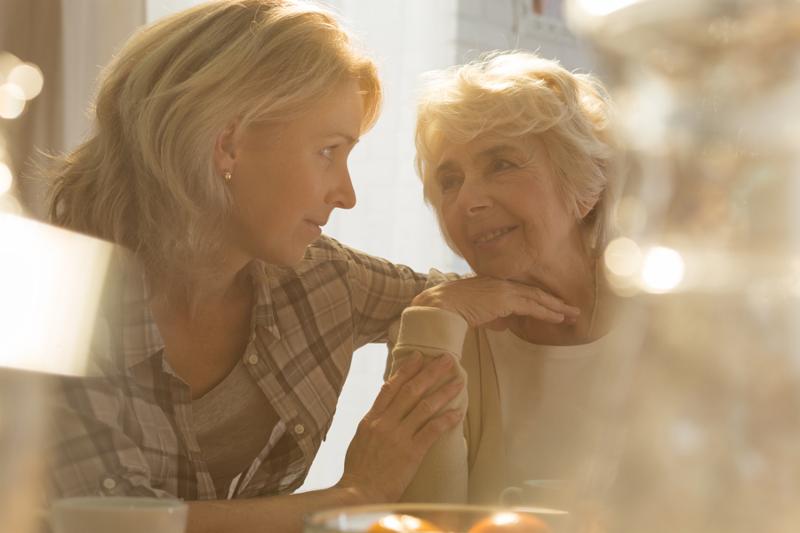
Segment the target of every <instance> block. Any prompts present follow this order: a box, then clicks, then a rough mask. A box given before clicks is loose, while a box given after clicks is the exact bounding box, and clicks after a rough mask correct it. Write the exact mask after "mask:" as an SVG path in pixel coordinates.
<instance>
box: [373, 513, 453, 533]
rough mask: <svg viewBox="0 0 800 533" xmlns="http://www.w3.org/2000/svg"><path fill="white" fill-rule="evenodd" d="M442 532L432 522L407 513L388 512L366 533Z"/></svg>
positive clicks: (442, 532)
mask: <svg viewBox="0 0 800 533" xmlns="http://www.w3.org/2000/svg"><path fill="white" fill-rule="evenodd" d="M416 531H420V532H423V531H425V532H429V533H444V531H442V530H441V529H439V528H438V527H436V526H435V525H434V524H432V523H430V522H428V521H427V520H423V519H421V518H417V517H416V516H411V515H407V514H390V515H387V516H384V517H383V518H381V519H380V520H378V521H377V522H375V523H374V524H372V525H371V526H370V527H369V529H368V530H367V533H406V532H409V533H411V532H416Z"/></svg>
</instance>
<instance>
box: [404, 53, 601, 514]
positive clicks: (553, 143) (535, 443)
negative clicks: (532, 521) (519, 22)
mask: <svg viewBox="0 0 800 533" xmlns="http://www.w3.org/2000/svg"><path fill="white" fill-rule="evenodd" d="M418 113H419V114H418V121H417V132H416V144H417V165H418V171H419V174H420V176H421V178H422V181H423V183H424V191H425V197H426V199H427V201H428V202H429V203H430V204H431V205H432V207H433V208H434V209H435V211H436V214H437V215H438V220H439V223H440V227H441V230H442V232H443V234H444V236H445V238H446V240H447V242H448V243H449V244H450V246H451V247H452V248H453V250H455V251H456V253H458V254H460V255H461V256H462V257H464V258H465V259H466V260H467V262H468V263H469V265H470V266H471V267H472V269H473V270H474V272H475V274H476V275H477V276H476V277H475V278H474V279H473V283H472V284H470V283H469V282H468V281H457V282H446V283H443V284H441V285H438V286H437V287H434V288H431V289H428V290H426V291H424V292H422V293H421V294H419V295H418V296H417V297H415V298H414V300H413V302H412V306H411V307H409V308H407V309H406V310H405V311H404V313H403V316H402V320H401V324H400V328H399V333H398V334H397V336H396V338H395V346H394V350H393V357H394V364H397V363H398V362H399V361H402V360H403V359H404V357H405V356H406V355H407V354H408V353H410V352H411V351H413V350H420V351H422V352H424V353H430V354H434V353H436V354H438V353H440V352H447V353H450V354H452V355H453V356H455V357H456V358H458V359H460V361H461V365H462V367H463V369H464V372H465V373H466V375H467V376H468V386H467V391H466V392H464V393H463V394H462V395H461V397H459V398H457V399H456V400H454V401H453V402H452V403H453V404H454V405H458V406H462V407H463V406H464V405H465V404H466V403H467V402H468V411H467V417H466V421H465V425H464V431H463V433H462V432H461V430H460V429H454V430H450V432H449V433H448V434H447V435H445V437H444V438H443V439H442V440H441V441H439V442H438V443H437V444H435V445H434V447H433V448H432V449H431V450H430V451H429V453H428V456H427V457H426V459H425V460H424V462H423V466H422V467H421V468H420V470H419V472H418V474H417V477H416V478H415V480H414V481H413V482H412V484H411V486H410V487H409V489H408V490H407V491H406V493H405V495H404V499H406V500H415V501H420V500H422V501H442V500H444V501H456V500H464V499H468V500H470V501H473V502H483V503H496V502H498V500H499V499H500V498H501V494H503V492H504V490H505V489H507V488H508V487H518V486H520V485H522V484H523V483H524V481H526V480H537V479H538V480H541V479H569V478H571V477H573V476H575V475H577V472H576V470H578V469H579V468H580V464H581V458H582V457H583V456H584V455H585V452H586V450H585V448H584V446H586V439H587V436H588V432H589V431H590V428H591V425H592V421H591V416H590V412H591V408H590V407H591V403H592V397H591V391H592V388H593V379H594V376H595V375H596V371H597V369H598V368H599V365H601V364H603V360H604V359H605V357H606V354H605V353H604V350H605V346H606V344H607V343H608V340H609V335H608V334H609V331H611V329H612V328H611V326H612V317H613V307H614V297H613V295H612V293H611V292H610V290H609V288H608V286H607V285H606V283H605V281H604V277H603V276H602V275H601V271H600V270H601V267H600V255H601V253H602V251H603V249H604V245H605V243H606V240H607V238H608V236H609V232H610V228H611V209H612V207H613V198H612V190H613V187H612V184H613V181H614V172H615V169H614V160H615V150H614V148H613V143H612V140H611V137H610V134H609V130H608V113H609V103H608V100H607V97H606V95H605V92H604V90H603V88H602V86H601V84H600V83H599V82H598V81H597V80H596V79H594V78H592V77H591V76H589V75H583V74H574V73H570V72H568V71H567V70H565V69H564V68H562V67H561V66H560V65H559V64H558V63H557V62H555V61H550V60H546V59H542V58H540V57H538V56H537V55H535V54H533V53H527V52H503V53H494V54H492V55H489V56H487V57H485V58H484V59H482V60H480V61H477V62H473V63H470V64H467V65H464V66H460V67H456V68H452V69H449V70H445V71H440V72H435V73H432V74H431V76H430V78H429V79H428V83H427V85H426V86H425V90H424V92H423V94H422V96H421V99H420V103H419V107H418ZM492 279H494V280H511V281H514V282H518V283H522V284H526V285H530V286H532V287H536V288H540V289H543V290H545V291H546V292H548V293H551V294H554V295H556V296H558V297H560V298H562V299H563V300H564V301H568V302H570V303H572V304H574V305H576V306H577V307H579V308H580V315H579V316H577V318H574V317H567V319H566V320H564V321H562V322H558V323H552V322H551V323H547V322H543V321H541V320H538V319H536V318H534V317H531V316H521V315H518V314H515V313H511V314H510V315H509V316H506V317H505V318H502V319H500V320H494V321H491V322H487V321H485V320H481V319H480V317H479V316H478V315H479V313H480V312H484V313H485V312H486V310H487V309H492V308H493V307H494V306H495V305H503V304H502V302H501V299H498V297H497V296H496V295H494V294H493V293H492V291H491V290H487V287H490V285H491V283H492ZM464 302H480V308H478V307H474V308H472V309H474V312H467V313H465V312H464V309H465V307H468V306H465V305H464ZM464 436H465V437H466V446H465V443H464Z"/></svg>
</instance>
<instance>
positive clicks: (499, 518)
mask: <svg viewBox="0 0 800 533" xmlns="http://www.w3.org/2000/svg"><path fill="white" fill-rule="evenodd" d="M468 533H551V532H550V528H549V527H547V524H545V523H544V522H542V520H541V519H539V518H536V517H535V516H533V515H531V514H524V513H515V512H512V511H508V512H502V513H495V514H493V515H492V516H487V517H486V518H483V519H482V520H480V521H479V522H478V523H477V524H475V525H473V526H472V527H471V528H470V529H469V532H468Z"/></svg>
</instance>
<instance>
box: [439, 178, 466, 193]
mask: <svg viewBox="0 0 800 533" xmlns="http://www.w3.org/2000/svg"><path fill="white" fill-rule="evenodd" d="M460 183H461V178H460V177H458V176H441V177H440V178H439V189H440V190H441V191H442V192H449V191H452V190H454V189H456V188H457V187H458V186H459V184H460Z"/></svg>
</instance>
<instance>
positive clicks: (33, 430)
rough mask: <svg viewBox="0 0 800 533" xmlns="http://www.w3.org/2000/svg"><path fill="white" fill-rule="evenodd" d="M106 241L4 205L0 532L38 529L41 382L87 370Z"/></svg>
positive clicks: (0, 224)
mask: <svg viewBox="0 0 800 533" xmlns="http://www.w3.org/2000/svg"><path fill="white" fill-rule="evenodd" d="M111 252H112V246H111V245H110V244H109V243H106V242H103V241H100V240H97V239H92V238H90V237H86V236H84V235H79V234H77V233H73V232H69V231H65V230H63V229H59V228H55V227H53V226H49V225H47V224H42V223H40V222H36V221H34V220H31V219H28V218H25V217H22V216H18V215H16V214H11V213H7V212H4V211H3V210H2V209H1V208H0V517H2V519H1V520H2V523H0V532H5V531H9V532H14V533H28V532H31V531H34V530H35V529H34V528H35V527H36V526H35V522H36V520H37V519H38V518H39V517H38V516H37V514H36V510H37V508H38V507H39V506H40V505H41V504H42V503H43V502H42V488H41V486H40V482H41V479H42V478H41V475H40V474H41V473H42V472H41V469H42V466H43V465H42V462H43V461H42V453H43V452H42V436H43V433H44V431H45V430H46V428H45V427H44V422H45V418H46V414H47V412H46V405H45V403H44V401H43V400H44V395H45V392H46V391H45V390H44V383H43V379H42V377H41V376H39V375H38V374H41V373H47V374H66V375H76V376H80V375H83V374H84V373H85V372H86V366H87V359H88V354H89V346H90V342H91V338H92V335H93V333H94V330H95V316H96V313H97V308H98V305H99V302H100V297H101V291H102V287H103V284H104V282H105V277H106V270H107V267H108V263H109V259H110V257H111Z"/></svg>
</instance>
